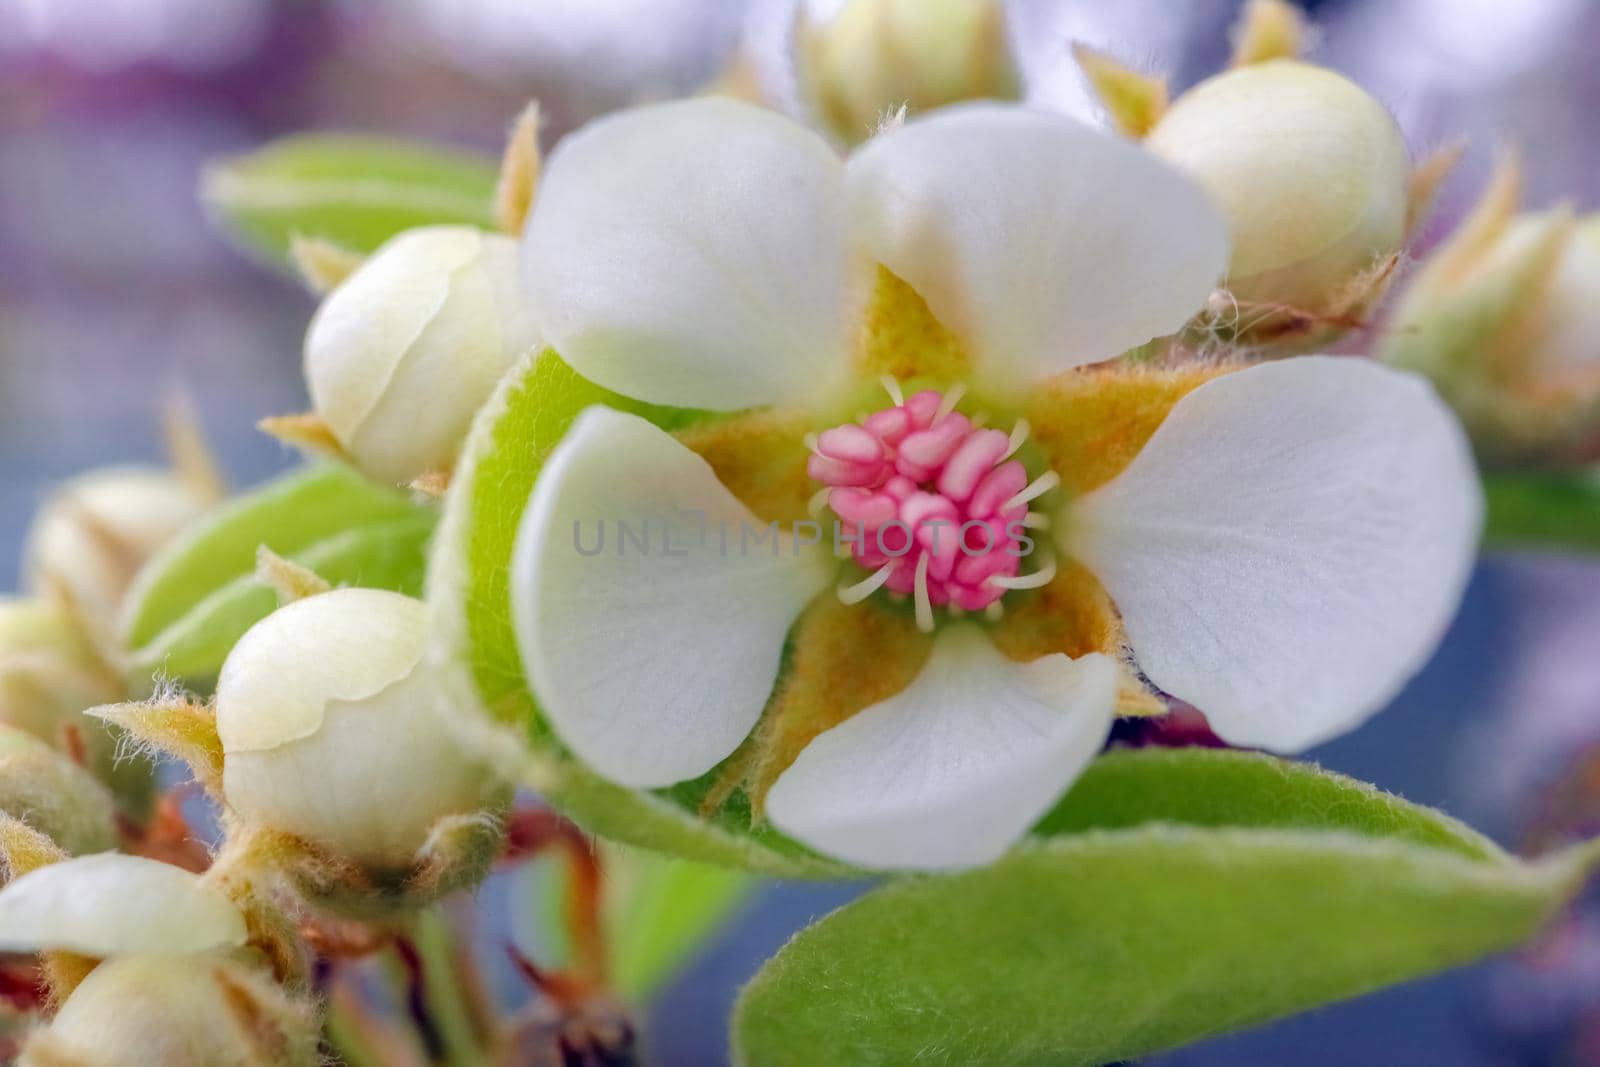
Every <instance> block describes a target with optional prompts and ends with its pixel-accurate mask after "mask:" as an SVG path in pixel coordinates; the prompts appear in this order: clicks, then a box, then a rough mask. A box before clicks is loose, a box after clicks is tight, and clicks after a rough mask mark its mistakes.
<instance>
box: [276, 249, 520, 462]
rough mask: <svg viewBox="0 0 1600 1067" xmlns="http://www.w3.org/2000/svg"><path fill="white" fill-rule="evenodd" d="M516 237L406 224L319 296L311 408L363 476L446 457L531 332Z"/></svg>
mask: <svg viewBox="0 0 1600 1067" xmlns="http://www.w3.org/2000/svg"><path fill="white" fill-rule="evenodd" d="M519 290H520V287H519V286H518V284H517V243H516V242H515V241H514V240H512V239H511V238H509V237H504V236H500V235H497V234H490V233H484V232H482V231H480V230H476V229H473V228H471V227H466V226H429V227H423V228H420V229H415V230H408V231H406V232H404V233H402V234H400V235H399V236H397V237H395V238H393V239H392V240H390V241H389V242H388V243H387V244H385V245H384V246H383V247H381V248H379V249H378V250H377V251H376V252H374V253H373V254H372V256H371V258H369V259H368V260H367V261H366V262H365V263H363V264H362V265H361V266H360V267H359V268H357V269H356V271H355V273H353V274H351V275H350V277H349V278H347V279H346V280H345V281H344V282H343V283H342V284H341V285H340V286H339V287H338V288H336V289H335V290H334V291H333V292H332V293H330V294H329V295H328V297H327V298H326V299H325V300H324V301H323V302H322V306H321V307H320V308H318V309H317V313H316V315H315V316H314V317H313V318H312V320H311V326H310V329H309V330H308V331H307V333H306V344H305V376H306V385H307V388H308V389H309V390H310V392H311V402H312V406H313V407H314V408H315V410H316V414H317V415H318V417H320V418H321V419H322V421H323V422H324V423H326V424H327V426H328V428H329V430H330V431H331V432H332V434H333V436H334V437H335V438H336V439H337V440H338V442H339V444H340V446H341V447H342V448H343V449H344V451H345V452H346V453H347V454H348V455H349V456H350V458H351V459H352V460H353V461H354V462H355V464H356V465H357V466H359V467H360V468H361V469H362V470H364V471H366V472H367V473H368V474H370V475H371V476H372V477H374V478H377V479H380V480H382V481H385V482H391V483H394V484H405V483H410V482H411V481H413V480H415V479H417V478H419V477H421V476H422V475H425V474H430V473H439V472H445V471H449V470H450V468H451V467H452V466H454V464H455V458H456V453H457V452H458V451H460V448H461V443H462V441H463V440H464V439H465V437H466V434H467V429H468V427H469V426H470V425H471V423H472V417H473V415H475V414H476V413H477V411H478V408H479V407H481V406H482V405H483V403H484V402H485V401H486V400H487V399H488V398H489V394H490V392H491V391H493V389H494V385H495V383H496V382H497V381H499V379H500V377H501V375H502V374H504V373H505V371H506V370H507V369H509V368H510V367H511V365H512V363H514V362H515V361H516V359H517V357H519V356H521V355H522V354H523V353H524V352H526V351H528V350H529V349H530V348H532V347H533V346H534V345H535V344H536V343H537V340H538V335H537V332H536V331H535V329H534V327H533V324H532V320H531V318H530V316H529V314H528V312H527V310H526V308H525V304H524V301H523V300H522V297H521V295H520V291H519Z"/></svg>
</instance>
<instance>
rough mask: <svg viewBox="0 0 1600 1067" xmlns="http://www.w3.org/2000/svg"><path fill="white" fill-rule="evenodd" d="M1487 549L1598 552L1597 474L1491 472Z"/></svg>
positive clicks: (1599, 475) (1599, 481) (1487, 492)
mask: <svg viewBox="0 0 1600 1067" xmlns="http://www.w3.org/2000/svg"><path fill="white" fill-rule="evenodd" d="M1483 488H1484V494H1485V497H1486V498H1487V501H1488V505H1489V519H1488V526H1487V528H1486V530H1485V531H1484V543H1485V545H1486V547H1489V548H1504V549H1517V548H1528V549H1544V550H1550V549H1557V550H1566V551H1575V552H1600V472H1595V471H1572V472H1566V473H1536V472H1525V473H1520V474H1490V475H1486V476H1485V477H1484V480H1483Z"/></svg>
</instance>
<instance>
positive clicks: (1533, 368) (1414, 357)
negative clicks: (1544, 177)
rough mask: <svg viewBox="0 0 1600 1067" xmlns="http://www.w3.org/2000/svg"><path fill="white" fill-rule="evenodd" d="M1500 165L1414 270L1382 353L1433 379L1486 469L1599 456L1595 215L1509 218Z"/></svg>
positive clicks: (1514, 195)
mask: <svg viewBox="0 0 1600 1067" xmlns="http://www.w3.org/2000/svg"><path fill="white" fill-rule="evenodd" d="M1517 199H1518V178H1517V173H1516V169H1515V167H1514V166H1512V165H1510V164H1507V165H1503V166H1502V167H1501V170H1500V172H1499V174H1498V175H1497V176H1496V179H1495V182H1494V183H1493V185H1492V186H1491V187H1490V189H1489V191H1488V192H1487V193H1486V194H1485V196H1484V198H1483V200H1482V201H1481V202H1480V204H1479V206H1478V207H1477V209H1476V210H1475V211H1474V212H1473V214H1472V215H1471V216H1470V217H1469V218H1468V219H1467V220H1466V221H1465V222H1463V223H1462V225H1461V226H1460V228H1459V229H1458V230H1457V231H1456V233H1455V234H1453V235H1452V236H1451V238H1450V239H1449V240H1447V241H1446V242H1445V243H1444V244H1442V245H1441V246H1440V247H1439V248H1438V249H1437V250H1436V251H1435V253H1434V254H1433V255H1432V256H1430V257H1429V258H1428V259H1427V260H1426V261H1425V262H1424V263H1423V265H1422V267H1421V268H1420V269H1419V270H1418V271H1417V273H1416V275H1415V277H1414V278H1413V279H1412V280H1411V282H1410V284H1409V285H1408V286H1407V288H1406V291H1405V293H1404V295H1403V296H1402V298H1401V300H1400V303H1399V306H1398V307H1397V308H1396V310H1395V314H1394V317H1393V320H1392V322H1391V323H1390V325H1389V328H1388V330H1387V331H1386V332H1385V337H1384V342H1383V345H1382V347H1381V350H1380V353H1379V354H1380V355H1381V356H1382V358H1383V359H1384V360H1385V361H1387V362H1389V363H1392V364H1394V365H1396V366H1401V367H1405V368H1407V369H1410V370H1415V371H1419V372H1421V373H1423V374H1426V375H1428V376H1429V377H1430V378H1432V379H1433V381H1434V383H1435V385H1436V386H1437V387H1438V388H1439V391H1440V393H1441V394H1442V395H1443V396H1444V397H1445V399H1446V400H1448V401H1449V402H1450V403H1451V404H1452V406H1454V407H1455V409H1456V411H1457V413H1458V414H1459V415H1460V416H1461V417H1462V420H1463V421H1464V422H1465V423H1466V425H1467V428H1468V430H1469V431H1470V432H1471V434H1472V436H1473V439H1474V443H1475V444H1476V445H1477V448H1478V451H1479V454H1480V455H1481V456H1482V458H1483V459H1484V461H1485V462H1486V463H1489V464H1491V465H1500V466H1504V465H1510V464H1534V465H1545V466H1550V465H1561V464H1567V463H1577V462H1586V461H1588V460H1591V459H1593V458H1595V457H1596V456H1600V300H1597V296H1600V215H1591V216H1589V217H1587V218H1585V219H1580V220H1575V219H1574V218H1573V216H1572V214H1571V212H1569V211H1567V210H1565V209H1557V210H1553V211H1546V212H1540V213H1534V214H1521V215H1518V214H1514V212H1515V209H1516V205H1517Z"/></svg>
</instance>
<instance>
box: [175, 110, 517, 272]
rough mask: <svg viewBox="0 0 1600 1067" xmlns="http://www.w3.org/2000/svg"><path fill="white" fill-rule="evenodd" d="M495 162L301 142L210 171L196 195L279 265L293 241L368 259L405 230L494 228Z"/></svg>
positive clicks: (370, 142)
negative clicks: (299, 238) (325, 244)
mask: <svg viewBox="0 0 1600 1067" xmlns="http://www.w3.org/2000/svg"><path fill="white" fill-rule="evenodd" d="M497 176H498V167H497V166H496V164H495V162H494V161H493V160H490V159H488V158H486V157H481V156H476V155H471V154H468V153H463V152H458V151H453V150H450V149H444V148H438V147H434V146H429V145H419V144H411V143H408V142H405V141H397V140H390V139H386V138H381V137H369V136H329V135H321V134H318V135H301V136H296V137H288V138H285V139H283V140H280V141H276V142H274V143H272V144H270V145H268V146H267V147H265V148H262V149H259V150H257V151H254V152H250V153H247V154H245V155H240V156H233V157H231V158H228V159H224V160H220V161H218V162H216V163H214V164H212V165H211V166H210V167H208V168H207V169H206V172H205V174H204V176H203V177H202V179H201V183H200V198H201V201H202V202H203V203H204V204H205V206H206V209H207V211H208V212H209V213H210V214H211V216H212V217H213V218H214V219H215V220H216V222H217V224H218V225H219V226H220V227H221V228H222V229H223V230H225V231H227V232H228V233H229V234H231V235H233V236H234V237H235V238H237V239H238V240H239V241H241V242H242V243H243V244H244V245H245V246H246V247H247V248H249V249H251V250H253V251H255V252H257V253H258V254H261V255H263V256H265V257H266V258H267V259H269V260H273V261H276V262H279V263H281V262H283V260H284V255H285V253H286V252H287V250H288V247H289V237H290V235H291V234H295V233H299V234H302V235H305V236H307V237H321V238H325V239H327V240H329V241H333V242H334V243H336V244H339V245H343V246H345V247H347V248H350V249H353V250H355V251H358V252H370V251H372V250H373V249H374V248H377V247H378V246H379V245H381V244H382V243H383V242H384V241H386V240H388V239H389V238H390V237H393V236H394V235H395V234H397V233H399V232H400V231H401V230H408V229H411V228H412V227H414V226H428V225H434V224H443V223H460V224H465V225H470V226H482V227H485V228H489V227H492V226H493V225H494V208H493V202H494V186H495V181H496V179H497Z"/></svg>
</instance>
